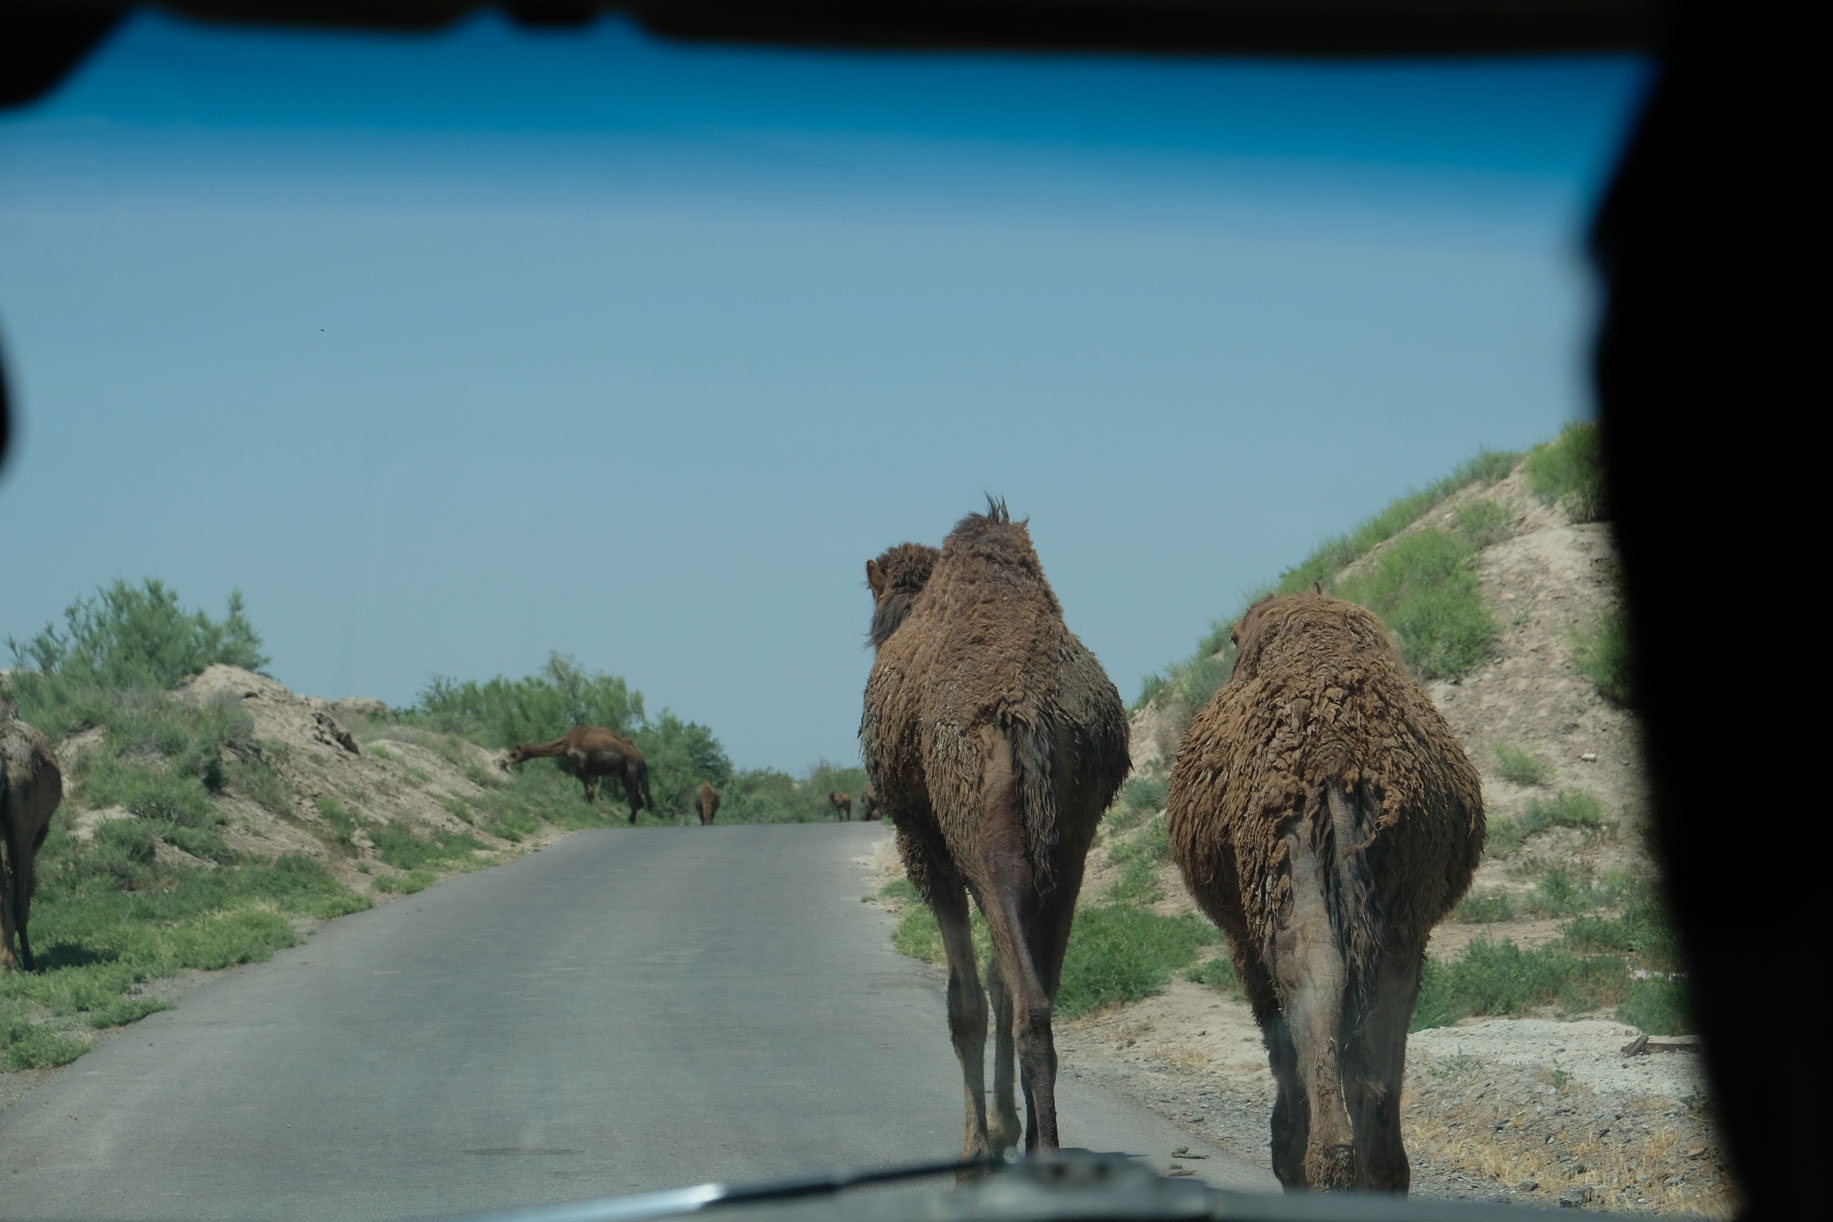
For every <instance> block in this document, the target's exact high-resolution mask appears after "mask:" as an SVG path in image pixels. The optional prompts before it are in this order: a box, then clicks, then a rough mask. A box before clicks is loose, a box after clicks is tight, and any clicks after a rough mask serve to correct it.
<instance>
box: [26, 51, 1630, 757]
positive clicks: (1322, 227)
mask: <svg viewBox="0 0 1833 1222" xmlns="http://www.w3.org/2000/svg"><path fill="white" fill-rule="evenodd" d="M1644 81H1645V69H1644V67H1643V66H1642V65H1641V64H1640V63H1638V62H1636V61H1634V60H1629V59H1614V58H1613V59H1596V58H1593V59H1578V60H1573V59H1567V60H1543V61H1512V62H1489V63H1481V64H1436V65H1429V64H1402V65H1386V66H1366V65H1365V66H1350V65H1326V64H1301V63H1292V64H1276V63H1265V62H1248V61H1216V60H1212V61H1203V60H1169V59H1165V60H1143V59H1142V60H1131V59H1120V58H1101V57H1057V58H1052V59H1046V60H1038V61H1032V60H1025V59H1018V58H1012V57H1000V56H967V55H951V56H933V57H927V56H915V55H870V56H862V57H847V56H838V55H831V54H822V53H812V52H783V51H756V50H744V49H731V48H699V47H685V46H678V45H675V44H670V43H662V42H657V41H654V40H651V39H649V38H648V37H647V36H645V35H642V34H641V33H640V32H638V31H636V30H635V29H634V28H633V27H630V26H628V25H625V24H622V23H618V22H604V23H601V24H600V25H599V26H597V27H595V28H594V29H593V30H592V31H590V32H589V33H587V34H586V35H584V36H577V35H575V36H571V37H561V36H554V35H541V34H530V33H526V32H521V31H516V30H514V29H513V28H512V27H509V26H507V25H505V24H503V23H501V22H500V21H498V20H496V19H494V18H489V17H486V18H480V19H478V20H475V21H472V22H470V23H467V24H466V25H464V26H462V27H459V28H458V29H456V30H453V31H450V32H448V33H445V34H441V35H437V36H432V37H413V38H400V37H368V38H360V39H359V38H352V37H349V36H341V35H337V36H334V35H311V36H293V37H285V38H283V37H278V36H275V35H273V34H267V33H259V32H246V31H228V32H226V31H223V30H218V29H210V28H198V27H192V26H189V25H186V24H183V23H180V22H177V21H174V20H171V19H168V18H162V17H157V16H147V15H142V16H138V17H136V18H134V19H133V21H132V22H131V23H130V24H129V26H128V27H126V28H125V29H124V30H122V31H121V32H120V33H119V34H118V35H117V36H116V37H115V38H114V39H113V40H112V41H111V42H110V43H109V44H108V45H107V46H105V47H104V48H103V50H102V51H101V52H100V53H99V54H98V55H96V56H95V57H94V58H93V59H92V60H91V61H90V62H89V63H88V64H87V65H86V66H85V68H84V69H83V70H82V72H81V73H80V74H79V75H78V76H77V77H76V78H75V79H74V80H73V81H72V82H70V83H69V84H68V85H67V86H66V87H65V88H64V89H63V90H61V91H60V92H59V93H58V94H56V95H55V96H54V97H53V98H52V99H50V100H49V101H47V102H45V103H43V104H40V105H38V106H36V107H33V108H29V109H25V110H18V111H10V112H5V113H0V344H4V354H5V358H6V363H7V371H8V375H9V377H10V379H11V384H12V387H13V391H14V395H15V402H16V405H17V413H18V415H17V419H16V426H17V430H18V434H17V439H16V445H15V448H14V451H13V453H12V454H11V455H10V456H9V458H8V460H7V464H6V467H5V469H4V470H3V471H0V515H4V520H5V521H7V522H8V523H9V524H11V526H12V530H11V532H10V534H11V537H12V540H13V546H12V548H11V554H10V555H9V566H8V567H9V571H11V572H12V573H14V574H15V575H16V576H15V579H14V580H12V581H9V582H8V584H7V596H6V599H5V601H4V603H3V604H0V632H5V633H12V634H15V635H18V636H25V635H27V634H29V633H30V632H32V631H34V630H36V629H37V628H38V627H39V626H40V625H42V624H43V623H44V622H45V621H46V620H47V619H50V618H52V617H54V616H56V615H58V614H59V612H60V611H61V609H62V607H63V606H64V605H65V604H66V603H67V602H68V601H69V600H70V599H71V598H72V597H73V596H75V595H77V594H80V593H84V592H87V591H89V590H91V589H93V588H94V587H95V586H96V585H97V584H99V583H102V582H106V581H108V580H110V579H112V578H113V577H115V576H126V577H129V578H138V577H141V576H149V575H156V576H159V577H162V578H164V579H165V580H166V581H167V582H169V583H171V584H172V585H174V586H175V587H176V588H177V589H178V590H179V592H180V594H181V596H182V597H183V598H184V599H185V600H186V601H187V602H188V603H190V604H192V605H201V606H204V607H206V608H208V609H211V610H213V611H217V612H220V610H221V607H222V602H223V598H224V596H225V595H226V594H227V592H228V591H229V589H231V588H232V587H240V588H241V589H242V590H243V591H244V593H245V594H246V596H247V599H248V604H249V610H250V613H251V616H252V617H253V619H254V621H255V623H256V625H257V627H258V628H259V629H260V630H261V632H262V633H263V635H264V636H265V637H266V640H267V644H268V649H269V652H270V653H271V654H272V655H273V664H272V667H271V669H272V671H273V673H274V674H275V675H276V676H277V677H278V678H280V679H281V680H282V681H284V682H286V683H288V684H289V685H291V686H293V687H294V688H295V689H297V690H300V691H304V692H309V693H311V694H315V695H322V696H326V697H337V696H343V695H373V696H380V697H382V698H383V699H385V700H388V701H390V702H391V703H395V704H405V703H409V702H411V701H412V700H413V698H414V696H415V694H416V693H417V692H418V691H419V689H420V688H421V686H422V685H423V684H424V683H425V682H426V680H427V678H428V677H429V676H430V675H432V674H434V673H439V674H447V675H455V676H459V677H479V678H482V677H487V676H489V675H491V674H495V673H506V674H511V675H516V674H523V673H527V672H529V671H531V670H534V669H536V668H537V667H539V666H540V665H541V664H542V662H543V661H544V660H545V658H546V656H547V653H548V651H549V650H559V651H561V652H563V653H570V654H572V655H574V656H575V657H576V658H577V659H578V660H579V661H580V662H581V663H583V664H585V665H587V666H590V667H594V668H599V669H604V670H609V671H613V672H616V673H618V674H622V675H624V676H625V677H626V678H628V679H629V680H630V681H631V682H632V683H633V684H634V685H635V686H637V687H639V688H640V689H641V690H642V691H643V692H644V694H645V697H646V700H647V702H648V705H649V707H650V709H651V710H652V711H659V710H660V709H661V708H663V707H665V706H666V707H672V708H673V709H674V710H675V711H676V712H677V713H679V714H681V715H682V716H684V717H688V718H692V719H694V720H697V721H701V722H704V723H706V724H708V725H710V726H712V727H713V728H714V730H715V731H716V732H717V733H718V734H719V736H720V737H721V739H722V741H723V742H724V743H725V745H726V747H727V749H728V750H729V752H730V753H731V754H732V756H733V758H734V760H735V762H737V763H738V764H739V765H740V766H743V767H754V766H762V765H766V764H768V765H773V766H777V767H782V768H785V769H788V770H790V771H796V770H799V769H800V768H802V767H803V766H805V765H808V764H810V763H813V762H814V761H815V760H816V759H817V758H820V757H825V758H828V759H831V760H834V761H836V762H851V761H853V760H854V759H856V757H857V748H856V743H855V739H854V733H855V730H856V728H857V724H858V715H859V700H860V693H861V690H862V688H863V685H864V679H865V675H866V672H867V670H868V669H869V667H870V662H871V659H870V655H869V653H868V652H867V651H866V650H864V649H863V648H862V643H863V639H864V631H865V627H866V622H867V619H868V616H869V611H870V597H869V595H868V593H867V592H866V589H865V586H864V580H863V565H864V562H865V560H866V558H867V557H869V556H871V555H874V554H876V553H877V552H878V551H880V550H881V549H883V548H884V547H886V546H889V545H890V544H893V543H897V542H902V541H904V540H907V539H916V540H921V541H926V542H931V543H937V542H940V540H941V537H942V535H943V534H945V533H946V531H947V530H948V528H949V526H950V525H951V524H952V523H953V522H954V521H955V519H956V518H958V517H959V516H960V515H961V514H963V513H965V512H967V511H969V510H971V509H974V508H976V507H978V506H979V505H980V504H981V503H982V493H983V491H991V492H994V493H997V494H999V495H1003V496H1004V497H1006V498H1007V500H1008V501H1009V503H1010V505H1011V507H1012V509H1013V511H1014V512H1015V514H1018V515H1029V516H1030V517H1031V519H1032V531H1033V537H1034V539H1035V540H1036V542H1037V545H1038V550H1039V554H1040V556H1041V557H1042V559H1043V562H1044V566H1045V570H1046V572H1047V573H1048V575H1049V576H1050V578H1051V581H1052V583H1053V585H1054V586H1055V588H1056V591H1057V593H1058V596H1059V598H1060V599H1061V600H1062V602H1063V605H1064V608H1065V613H1066V617H1067V619H1068V621H1069V625H1070V627H1071V628H1072V629H1073V630H1074V631H1076V632H1077V633H1078V634H1079V635H1080V636H1081V637H1082V638H1083V639H1084V641H1086V642H1087V643H1088V644H1089V646H1090V647H1091V648H1092V649H1093V650H1094V651H1095V653H1096V655H1097V656H1098V657H1099V658H1100V659H1101V660H1102V662H1103V663H1104V664H1105V666H1106V667H1107V669H1108V672H1109V674H1110V675H1111V676H1112V677H1113V678H1114V680H1115V682H1116V684H1117V685H1118V686H1119V687H1120V689H1121V693H1122V695H1123V696H1124V697H1126V698H1128V699H1131V698H1132V696H1134V695H1135V694H1136V693H1137V691H1138V689H1139V683H1140V679H1141V677H1142V676H1143V675H1144V674H1146V673H1147V672H1149V671H1152V670H1154V669H1156V668H1158V667H1160V666H1162V665H1163V664H1164V663H1166V662H1168V661H1170V660H1172V659H1173V658H1176V657H1180V656H1183V655H1185V654H1187V653H1188V652H1189V650H1190V649H1191V647H1192V646H1193V644H1194V642H1195V640H1196V638H1197V637H1198V635H1199V634H1200V633H1201V632H1202V630H1203V629H1204V627H1205V626H1206V625H1207V623H1208V621H1209V620H1210V619H1211V618H1212V617H1214V616H1216V615H1219V614H1223V613H1225V612H1229V611H1232V610H1234V609H1235V607H1236V605H1237V604H1238V603H1239V601H1240V596H1241V594H1242V593H1243V592H1244V591H1246V590H1248V589H1250V588H1252V587H1254V586H1256V585H1258V584H1260V583H1262V582H1264V581H1266V580H1268V579H1270V578H1272V577H1274V576H1276V575H1277V573H1278V572H1279V571H1280V570H1281V569H1282V568H1284V567H1286V566H1288V565H1290V564H1292V563H1293V562H1295V561H1297V560H1298V559H1299V558H1301V557H1302V556H1303V555H1304V553H1305V552H1306V551H1308V550H1309V548H1310V547H1311V546H1312V545H1313V544H1314V543H1315V542H1316V541H1317V539H1319V538H1320V537H1322V536H1324V535H1326V534H1331V533H1335V532H1337V531H1340V530H1343V529H1345V528H1346V527H1348V526H1349V525H1351V524H1353V523H1354V522H1355V521H1357V520H1358V519H1360V518H1362V517H1364V516H1366V515H1367V514H1369V513H1371V512H1373V511H1374V510H1376V509H1378V508H1379V507H1380V506H1381V505H1382V504H1384V503H1385V502H1386V501H1388V500H1389V499H1391V498H1392V497H1394V496H1395V495H1398V494H1399V493H1401V492H1403V491H1405V490H1406V489H1407V488H1408V487H1410V486H1413V485H1417V484H1420V483H1423V482H1426V481H1429V480H1431V479H1434V478H1436V477H1438V476H1439V475H1442V474H1443V473H1444V472H1446V471H1447V470H1448V469H1449V468H1450V467H1452V466H1453V465H1454V464H1456V463H1457V462H1458V461H1459V460H1461V459H1463V458H1465V457H1468V456H1469V455H1470V454H1471V453H1473V452H1475V451H1476V450H1477V449H1478V448H1479V447H1482V446H1485V445H1487V446H1498V447H1515V448H1519V447H1525V446H1527V445H1529V444H1532V443H1533V442H1535V441H1538V440H1543V439H1545V438H1546V437H1549V436H1551V435H1552V434H1553V433H1554V432H1555V431H1556V430H1557V429H1558V427H1559V424H1560V423H1561V421H1563V420H1566V419H1570V418H1573V417H1577V416H1583V415H1586V414H1588V413H1589V405H1588V402H1587V396H1586V390H1585V377H1584V359H1585V345H1586V343H1587V334H1588V328H1589V325H1590V321H1591V317H1592V310H1593V301H1592V291H1591V284H1590V279H1589V276H1588V274H1587V272H1586V270H1585V268H1584V265H1583V263H1582V260H1581V259H1580V257H1579V240H1580V235H1581V234H1582V230H1583V225H1584V223H1585V219H1586V216H1587V214H1588V212H1589V210H1590V208H1591V207H1592V205H1593V203H1594V202H1595V200H1596V198H1597V195H1598V193H1599V191H1600V189H1601V186H1602V182H1603V178H1604V175H1605V173H1606V172H1607V170H1608V167H1609V164H1610V161H1611V158H1612V156H1613V155H1614V152H1615V150H1616V149H1617V147H1618V145H1619V144H1620V142H1621V140H1622V138H1623V135H1624V132H1625V129H1626V127H1627V124H1628V123H1629V121H1630V119H1631V117H1632V114H1633V110H1634V106H1635V103H1636V100H1637V98H1638V97H1639V96H1640V92H1641V90H1642V87H1643V85H1644ZM22 526H23V527H25V529H21V527H22ZM21 574H30V575H31V579H30V581H22V580H20V579H19V578H18V575H21ZM4 660H5V659H4V658H0V661H4Z"/></svg>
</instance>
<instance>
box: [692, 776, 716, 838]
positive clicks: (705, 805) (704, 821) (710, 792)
mask: <svg viewBox="0 0 1833 1222" xmlns="http://www.w3.org/2000/svg"><path fill="white" fill-rule="evenodd" d="M694 813H695V814H697V815H699V816H700V826H701V827H712V826H713V816H714V815H716V814H718V813H719V791H718V790H717V789H714V788H713V787H712V786H711V785H710V784H708V783H707V782H705V781H702V782H700V788H699V789H697V790H695V791H694Z"/></svg>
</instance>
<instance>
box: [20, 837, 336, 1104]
mask: <svg viewBox="0 0 1833 1222" xmlns="http://www.w3.org/2000/svg"><path fill="white" fill-rule="evenodd" d="M152 835H153V833H152V829H151V828H150V827H149V826H147V825H146V823H145V822H144V821H142V820H139V819H121V820H115V821H113V822H110V823H106V824H103V825H102V826H101V827H100V828H98V829H97V831H96V836H95V839H94V840H93V841H91V842H88V843H84V842H81V841H78V840H76V839H75V838H74V837H72V836H70V835H69V833H68V831H67V830H65V829H64V827H63V826H61V825H58V824H54V825H53V830H52V832H51V834H50V836H49V837H47V839H46V841H45V845H44V848H43V849H42V850H41V851H40V853H39V858H38V861H39V870H40V885H39V888H38V898H37V900H36V901H35V902H34V904H33V905H32V933H33V942H34V949H35V950H37V951H38V956H39V960H40V964H41V966H42V968H43V970H42V971H39V972H37V973H31V974H28V973H25V972H9V973H7V974H6V975H5V976H0V1062H3V1063H4V1064H6V1065H7V1066H9V1067H11V1068H25V1067H31V1066H43V1065H54V1064H62V1063H64V1062H65V1061H68V1060H71V1059H73V1058H74V1057H76V1056H79V1055H81V1053H82V1052H83V1051H84V1050H85V1049H86V1048H87V1047H88V1044H87V1042H86V1041H85V1040H83V1039H81V1038H80V1036H79V1035H77V1034H75V1033H76V1032H79V1031H81V1030H82V1029H85V1028H102V1027H113V1026H120V1025H122V1024H124V1023H129V1022H133V1021H136V1020H137V1019H140V1018H143V1017H145V1016H146V1015H147V1014H150V1013H153V1012H154V1011H155V1010H158V1009H162V1008H164V1007H163V1005H162V1003H160V1002H158V1001H155V1000H153V999H150V998H145V997H140V996H137V995H136V992H137V990H136V986H137V985H139V984H140V983H142V982H144V981H147V980H155V979H159V978H161V977H165V976H171V975H175V974H177V973H178V972H182V971H185V970H187V969H192V968H196V969H200V970H205V971H209V970H214V969H217V968H223V967H231V966H234V965H235V964H238V963H253V962H258V961H260V960H264V959H266V958H268V957H269V956H271V955H272V954H273V952H274V951H275V950H278V949H280V948H281V947H285V946H291V945H293V944H294V943H295V942H296V941H298V935H297V934H296V933H295V932H294V926H293V920H294V919H295V918H298V917H307V918H313V919H320V920H328V919H330V918H332V917H337V916H342V915H344V914H346V913H350V912H356V911H360V910H361V909H364V908H367V907H368V906H369V901H368V900H366V899H364V898H363V897H361V896H359V895H356V894H354V893H353V892H351V891H350V890H349V889H347V888H345V887H344V886H343V885H342V884H340V883H339V882H338V881H337V880H336V879H335V878H334V877H332V875H331V873H330V871H329V870H327V869H326V868H325V867H324V865H323V864H322V863H320V862H317V861H313V860H312V859H310V858H305V857H299V856H294V855H291V854H288V855H283V856H281V857H279V858H278V859H276V860H275V861H274V862H272V863H271V864H268V863H242V864H240V865H231V866H224V867H221V868H219V869H215V870H200V869H195V868H185V867H162V866H160V865H158V864H157V863H156V862H155V861H154V859H153V853H152V847H153V844H152Z"/></svg>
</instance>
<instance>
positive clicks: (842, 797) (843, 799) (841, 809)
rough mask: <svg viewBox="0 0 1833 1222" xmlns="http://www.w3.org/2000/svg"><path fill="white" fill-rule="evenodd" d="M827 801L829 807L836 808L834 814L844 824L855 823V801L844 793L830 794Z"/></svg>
mask: <svg viewBox="0 0 1833 1222" xmlns="http://www.w3.org/2000/svg"><path fill="white" fill-rule="evenodd" d="M827 801H828V805H830V806H832V807H833V808H834V813H835V814H837V815H839V816H840V821H841V822H842V823H851V822H852V821H853V799H851V798H849V797H847V795H846V794H845V793H844V792H842V793H830V794H828V795H827Z"/></svg>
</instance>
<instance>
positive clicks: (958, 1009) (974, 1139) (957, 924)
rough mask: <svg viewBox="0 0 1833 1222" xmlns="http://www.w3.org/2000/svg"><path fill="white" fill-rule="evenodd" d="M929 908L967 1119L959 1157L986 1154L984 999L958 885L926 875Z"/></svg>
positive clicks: (963, 896) (964, 898) (964, 899)
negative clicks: (941, 954) (942, 958)
mask: <svg viewBox="0 0 1833 1222" xmlns="http://www.w3.org/2000/svg"><path fill="white" fill-rule="evenodd" d="M930 877H931V883H930V891H931V894H930V897H929V907H930V910H931V911H932V912H934V913H935V916H936V924H937V925H938V926H940V927H941V930H942V949H943V950H944V951H945V952H946V953H947V955H948V1034H949V1038H950V1039H952V1040H953V1041H954V1045H955V1056H956V1058H957V1059H958V1060H960V1062H961V1086H962V1090H963V1092H964V1094H965V1096H966V1100H965V1101H966V1104H967V1116H966V1119H965V1121H964V1123H963V1131H962V1135H961V1157H962V1158H964V1159H969V1158H981V1157H983V1156H984V1155H986V1154H987V1153H989V1152H990V1149H991V1147H990V1145H989V1142H988V1138H987V1104H986V1048H987V999H986V994H985V993H984V992H982V991H981V988H980V979H979V973H978V972H977V971H976V970H975V967H974V937H973V931H972V926H971V925H970V924H969V917H968V908H967V892H966V890H964V889H963V888H962V886H961V884H960V883H959V882H958V881H955V880H953V879H950V880H947V881H944V880H943V879H940V878H936V877H935V875H934V874H932V875H931V876H930Z"/></svg>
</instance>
